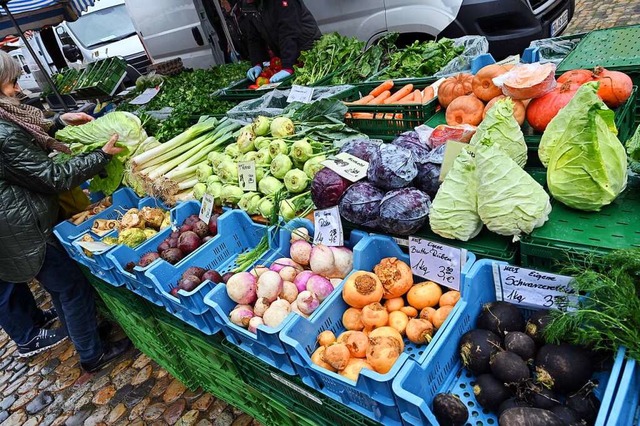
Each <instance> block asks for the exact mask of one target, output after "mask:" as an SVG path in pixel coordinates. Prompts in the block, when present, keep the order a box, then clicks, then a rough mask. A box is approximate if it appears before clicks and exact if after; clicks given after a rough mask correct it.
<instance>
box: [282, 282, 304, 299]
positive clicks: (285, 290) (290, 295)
mask: <svg viewBox="0 0 640 426" xmlns="http://www.w3.org/2000/svg"><path fill="white" fill-rule="evenodd" d="M298 293H299V292H298V287H296V285H295V284H294V283H292V282H291V281H285V282H283V283H282V292H281V293H280V296H279V297H280V298H281V299H284V300H286V301H287V302H289V303H293V302H294V300H296V298H297V297H298Z"/></svg>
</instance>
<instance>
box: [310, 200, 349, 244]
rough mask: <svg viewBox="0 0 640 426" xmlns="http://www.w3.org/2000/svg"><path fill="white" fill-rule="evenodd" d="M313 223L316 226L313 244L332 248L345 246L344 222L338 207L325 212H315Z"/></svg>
mask: <svg viewBox="0 0 640 426" xmlns="http://www.w3.org/2000/svg"><path fill="white" fill-rule="evenodd" d="M313 222H314V225H315V232H314V234H313V244H324V245H325V246H330V247H340V246H343V245H344V234H343V232H342V220H340V212H339V211H338V206H335V207H331V208H330V209H325V210H316V211H315V212H313Z"/></svg>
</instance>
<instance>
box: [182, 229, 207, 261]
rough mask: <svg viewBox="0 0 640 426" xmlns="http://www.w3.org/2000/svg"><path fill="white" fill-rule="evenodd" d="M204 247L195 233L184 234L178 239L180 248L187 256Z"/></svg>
mask: <svg viewBox="0 0 640 426" xmlns="http://www.w3.org/2000/svg"><path fill="white" fill-rule="evenodd" d="M201 245H202V240H201V239H200V237H198V234H196V233H195V232H193V231H187V232H183V233H182V234H181V235H180V238H178V248H179V249H180V250H181V251H182V252H183V253H184V254H185V255H188V254H189V253H192V252H194V251H196V249H197V248H198V247H200V246H201Z"/></svg>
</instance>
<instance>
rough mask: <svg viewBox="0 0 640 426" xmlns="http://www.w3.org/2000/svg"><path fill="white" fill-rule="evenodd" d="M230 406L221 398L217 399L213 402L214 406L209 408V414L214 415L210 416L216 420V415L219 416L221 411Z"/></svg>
mask: <svg viewBox="0 0 640 426" xmlns="http://www.w3.org/2000/svg"><path fill="white" fill-rule="evenodd" d="M227 408H229V405H228V404H227V403H226V402H224V401H223V400H221V399H216V400H215V401H214V402H213V406H212V407H211V408H210V409H209V414H210V416H212V417H209V418H210V419H211V420H215V418H216V416H219V415H220V413H222V412H223V411H225V410H226V409H227Z"/></svg>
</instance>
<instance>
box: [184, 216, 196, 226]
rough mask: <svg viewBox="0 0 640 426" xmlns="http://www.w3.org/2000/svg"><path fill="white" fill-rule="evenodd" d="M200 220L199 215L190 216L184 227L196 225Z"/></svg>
mask: <svg viewBox="0 0 640 426" xmlns="http://www.w3.org/2000/svg"><path fill="white" fill-rule="evenodd" d="M199 220H200V217H198V215H197V214H192V215H191V216H189V217H188V218H186V219H185V220H184V222H183V224H184V225H193V224H194V223H196V222H197V221H199Z"/></svg>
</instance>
